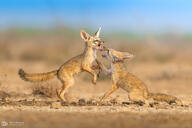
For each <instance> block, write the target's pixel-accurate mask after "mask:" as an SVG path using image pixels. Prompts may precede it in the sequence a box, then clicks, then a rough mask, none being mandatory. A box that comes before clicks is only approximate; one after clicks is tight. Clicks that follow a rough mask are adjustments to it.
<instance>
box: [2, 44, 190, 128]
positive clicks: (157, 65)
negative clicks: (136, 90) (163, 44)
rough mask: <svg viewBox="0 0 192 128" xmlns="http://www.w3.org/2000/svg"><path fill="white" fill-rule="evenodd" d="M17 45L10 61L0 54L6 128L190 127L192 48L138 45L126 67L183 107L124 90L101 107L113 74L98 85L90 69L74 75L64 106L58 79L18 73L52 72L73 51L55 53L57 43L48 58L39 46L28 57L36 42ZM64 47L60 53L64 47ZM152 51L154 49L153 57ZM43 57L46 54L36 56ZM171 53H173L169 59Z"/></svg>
mask: <svg viewBox="0 0 192 128" xmlns="http://www.w3.org/2000/svg"><path fill="white" fill-rule="evenodd" d="M18 46H19V47H18V49H19V50H17V51H16V52H14V54H13V53H11V52H10V59H4V58H0V59H1V63H0V123H2V124H1V125H6V123H8V124H7V127H30V128H34V127H46V128H49V127H50V128H52V127H66V128H76V127H80V128H96V127H101V128H107V127H108V128H119V127H122V128H128V127H130V128H132V127H135V128H141V127H142V128H154V127H155V128H170V127H171V128H191V127H192V95H191V94H192V86H191V83H192V66H191V65H192V61H191V56H189V54H188V53H191V52H190V50H187V48H186V49H185V51H184V52H182V54H180V53H181V52H179V50H178V51H177V52H174V49H172V52H171V53H169V52H165V53H166V54H165V55H164V54H163V55H159V52H155V50H157V49H155V50H154V49H153V50H149V49H148V50H146V51H144V52H140V49H142V47H141V46H140V47H141V48H140V49H139V47H132V48H134V49H136V53H138V55H137V56H138V59H137V58H136V59H135V60H132V61H130V62H129V61H127V62H126V64H127V70H128V71H129V72H132V73H133V74H135V75H136V76H138V77H139V78H140V79H141V80H143V81H144V82H145V83H146V85H147V86H148V88H149V91H151V92H161V93H166V94H170V95H174V96H176V97H178V98H180V99H181V100H182V101H183V103H184V105H183V106H180V105H177V104H174V103H173V104H167V103H163V102H153V103H151V106H148V107H146V106H142V105H139V104H133V103H130V102H129V99H128V97H127V93H126V92H125V91H123V90H121V89H119V90H118V91H116V92H115V93H113V94H112V95H111V96H110V97H109V98H108V99H106V100H105V102H104V103H103V104H102V105H101V106H97V102H98V100H99V99H100V97H101V96H102V95H103V94H104V93H105V92H106V91H107V90H109V89H110V88H111V86H112V83H111V81H110V78H107V77H104V76H103V75H102V76H101V78H99V80H98V82H97V85H93V84H91V76H90V75H89V74H87V73H82V74H80V75H78V76H76V77H75V78H76V82H75V84H74V86H73V87H71V88H70V89H69V91H68V99H69V102H68V103H67V102H61V104H60V102H59V101H58V98H57V97H56V94H55V89H56V88H58V87H60V86H61V85H60V83H59V81H57V79H53V80H51V81H49V82H46V83H36V84H33V83H27V82H24V81H22V80H21V79H20V78H19V77H18V75H17V71H18V69H19V68H21V67H22V68H24V69H25V70H26V71H27V72H33V73H34V72H46V71H51V70H54V69H56V68H58V67H59V66H60V65H61V64H62V62H61V61H65V60H66V59H67V58H69V55H70V56H72V55H73V54H74V53H70V51H69V52H68V53H66V54H65V55H66V56H67V57H64V58H62V57H61V55H62V54H61V53H62V52H61V53H57V51H51V49H56V48H58V47H61V46H63V45H61V46H60V45H58V46H57V45H56V46H55V45H54V47H52V45H50V46H47V47H46V50H45V51H43V52H45V53H46V51H47V53H49V52H50V56H48V55H46V56H44V55H43V54H40V53H41V50H40V51H38V50H37V52H35V55H34V56H31V55H33V54H31V55H26V53H29V52H30V51H35V50H36V48H37V46H36V45H34V46H33V45H29V46H26V48H24V46H22V44H18ZM20 46H21V47H20ZM7 47H8V51H9V50H10V51H12V50H11V49H14V48H15V45H14V44H12V45H10V46H7ZM29 47H30V48H29ZM42 47H43V46H41V47H40V48H38V49H41V48H42ZM126 47H128V46H126ZM23 49H25V50H23ZM117 49H118V48H117ZM188 49H189V48H188ZM60 50H61V51H62V48H60ZM60 50H58V51H60ZM169 50H170V49H168V50H167V51H169ZM124 51H125V50H124ZM160 51H161V50H160ZM165 51H166V50H165ZM43 52H42V53H43ZM151 52H154V55H153V57H151ZM161 52H162V51H161ZM32 53H33V52H32ZM38 53H39V54H38ZM52 53H53V54H52ZM162 53H164V52H162ZM23 54H24V55H25V56H23ZM6 55H7V54H6ZM39 55H42V56H40V58H38V57H39ZM59 55H60V57H61V58H62V59H61V58H60V57H59V58H57V59H58V60H57V59H56V60H55V58H56V57H55V56H57V57H58V56H59ZM170 55H171V56H174V57H171V58H170ZM1 57H2V56H1ZM30 57H31V58H30ZM167 57H168V58H167ZM26 58H27V59H26ZM29 58H30V59H29ZM2 60H3V61H2ZM103 62H105V63H106V61H103ZM54 105H56V107H54ZM57 105H58V106H57ZM3 121H5V122H3Z"/></svg>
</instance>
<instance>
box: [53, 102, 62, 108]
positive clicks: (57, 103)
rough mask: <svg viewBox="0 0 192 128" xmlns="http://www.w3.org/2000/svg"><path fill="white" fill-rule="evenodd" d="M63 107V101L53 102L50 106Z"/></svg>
mask: <svg viewBox="0 0 192 128" xmlns="http://www.w3.org/2000/svg"><path fill="white" fill-rule="evenodd" d="M61 107H62V105H61V102H53V103H52V104H51V106H50V108H54V109H59V108H61Z"/></svg>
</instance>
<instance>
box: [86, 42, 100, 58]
mask: <svg viewBox="0 0 192 128" xmlns="http://www.w3.org/2000/svg"><path fill="white" fill-rule="evenodd" d="M96 53H97V50H96V49H94V48H93V47H90V46H88V45H87V43H85V49H84V52H83V54H84V56H87V57H93V58H94V60H95V59H96V57H97V54H96Z"/></svg>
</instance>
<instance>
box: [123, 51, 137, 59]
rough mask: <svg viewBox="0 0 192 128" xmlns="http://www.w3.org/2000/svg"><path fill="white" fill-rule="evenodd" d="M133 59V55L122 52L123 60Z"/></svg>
mask: <svg viewBox="0 0 192 128" xmlns="http://www.w3.org/2000/svg"><path fill="white" fill-rule="evenodd" d="M133 57H134V55H133V54H130V53H128V52H123V59H131V58H133Z"/></svg>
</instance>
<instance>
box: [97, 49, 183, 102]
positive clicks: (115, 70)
mask: <svg viewBox="0 0 192 128" xmlns="http://www.w3.org/2000/svg"><path fill="white" fill-rule="evenodd" d="M105 49H106V48H105ZM106 52H107V53H106V54H105V55H103V56H104V57H106V58H107V59H108V60H109V61H110V62H111V69H110V70H107V69H106V68H105V66H104V65H103V64H101V63H100V65H101V68H102V70H104V72H105V74H111V77H112V81H113V87H112V89H111V90H109V91H108V92H107V93H105V94H104V96H103V97H102V99H101V101H100V103H101V102H102V101H103V100H104V99H106V98H107V97H108V96H109V95H110V94H112V93H113V92H114V91H115V90H117V89H118V88H119V87H120V88H122V89H124V90H125V91H127V92H128V97H129V99H130V100H131V101H133V102H144V103H147V101H146V100H148V99H150V98H152V99H154V100H157V101H165V102H168V103H171V102H176V103H178V104H182V102H181V101H180V100H179V99H178V98H176V97H174V96H170V95H167V94H162V93H150V92H149V91H148V89H147V86H146V85H145V84H144V83H143V82H142V81H141V80H140V79H138V78H137V77H136V76H134V75H133V74H131V73H128V72H126V71H125V69H124V66H123V61H124V59H130V58H132V57H133V55H132V54H129V53H125V52H119V51H116V50H113V49H106Z"/></svg>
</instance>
